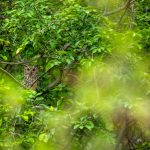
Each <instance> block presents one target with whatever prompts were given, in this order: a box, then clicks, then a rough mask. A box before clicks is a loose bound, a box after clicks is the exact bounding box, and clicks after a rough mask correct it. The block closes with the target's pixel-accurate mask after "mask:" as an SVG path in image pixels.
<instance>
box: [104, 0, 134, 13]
mask: <svg viewBox="0 0 150 150" xmlns="http://www.w3.org/2000/svg"><path fill="white" fill-rule="evenodd" d="M133 2H134V0H128V1H127V2H126V3H125V4H124V5H123V6H122V7H119V8H118V9H115V10H113V11H110V12H106V13H104V14H103V15H104V16H110V15H113V14H115V13H118V12H120V11H122V10H124V9H125V8H127V7H128V6H130V5H131V4H132V3H133Z"/></svg>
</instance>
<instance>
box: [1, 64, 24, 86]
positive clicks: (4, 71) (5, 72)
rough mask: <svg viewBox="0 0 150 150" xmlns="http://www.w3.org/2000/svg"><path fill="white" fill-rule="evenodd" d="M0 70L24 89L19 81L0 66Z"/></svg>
mask: <svg viewBox="0 0 150 150" xmlns="http://www.w3.org/2000/svg"><path fill="white" fill-rule="evenodd" d="M0 71H1V72H2V73H4V74H5V75H7V76H8V77H10V78H11V79H12V80H13V81H14V82H15V83H17V85H19V86H20V87H22V88H24V89H27V88H26V87H25V86H24V85H23V84H21V83H20V82H19V81H17V80H16V79H15V77H13V76H12V75H11V74H10V73H9V72H7V71H6V70H4V69H2V68H1V67H0Z"/></svg>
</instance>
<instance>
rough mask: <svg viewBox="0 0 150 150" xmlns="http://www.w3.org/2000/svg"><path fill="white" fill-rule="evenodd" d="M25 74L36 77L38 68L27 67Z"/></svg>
mask: <svg viewBox="0 0 150 150" xmlns="http://www.w3.org/2000/svg"><path fill="white" fill-rule="evenodd" d="M24 73H25V74H28V75H31V76H32V75H34V74H36V73H37V67H36V66H27V65H26V66H25V67H24Z"/></svg>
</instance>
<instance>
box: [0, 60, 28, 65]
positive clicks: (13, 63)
mask: <svg viewBox="0 0 150 150" xmlns="http://www.w3.org/2000/svg"><path fill="white" fill-rule="evenodd" d="M26 63H28V61H23V62H6V61H1V60H0V64H7V65H23V64H26Z"/></svg>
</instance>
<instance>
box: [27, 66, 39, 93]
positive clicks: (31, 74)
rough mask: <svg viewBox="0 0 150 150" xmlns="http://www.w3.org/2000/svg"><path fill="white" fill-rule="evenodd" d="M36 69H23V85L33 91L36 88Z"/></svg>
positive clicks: (29, 67) (33, 67)
mask: <svg viewBox="0 0 150 150" xmlns="http://www.w3.org/2000/svg"><path fill="white" fill-rule="evenodd" d="M36 80H37V67H35V66H27V65H26V66H25V67H24V85H25V86H26V87H27V88H31V89H32V90H35V89H36V87H37V82H35V81H36Z"/></svg>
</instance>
